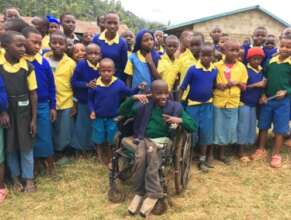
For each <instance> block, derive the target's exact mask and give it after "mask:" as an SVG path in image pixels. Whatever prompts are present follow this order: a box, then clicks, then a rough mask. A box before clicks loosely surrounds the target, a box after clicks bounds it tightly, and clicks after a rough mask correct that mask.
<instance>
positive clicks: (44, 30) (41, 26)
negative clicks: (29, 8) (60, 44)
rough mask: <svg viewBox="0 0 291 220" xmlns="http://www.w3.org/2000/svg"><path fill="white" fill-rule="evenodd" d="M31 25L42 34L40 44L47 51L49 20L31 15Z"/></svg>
mask: <svg viewBox="0 0 291 220" xmlns="http://www.w3.org/2000/svg"><path fill="white" fill-rule="evenodd" d="M31 23H32V24H33V26H34V27H35V28H36V29H37V30H38V31H39V32H40V34H41V36H42V42H41V46H42V49H43V50H46V51H48V50H49V49H50V47H49V35H48V28H49V22H48V20H47V18H46V17H38V16H36V17H33V18H32V20H31Z"/></svg>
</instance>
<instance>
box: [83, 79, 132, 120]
mask: <svg viewBox="0 0 291 220" xmlns="http://www.w3.org/2000/svg"><path fill="white" fill-rule="evenodd" d="M137 92H138V89H137V88H136V89H130V88H128V87H127V86H126V85H125V84H124V82H123V81H122V80H120V79H116V81H114V82H113V83H112V84H111V85H109V86H99V85H98V86H97V87H96V88H95V89H89V100H88V105H89V109H90V112H95V114H96V117H98V118H112V117H115V116H116V115H117V114H118V108H119V105H120V100H121V98H122V97H123V96H124V95H133V94H135V93H137Z"/></svg>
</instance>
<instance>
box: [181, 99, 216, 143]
mask: <svg viewBox="0 0 291 220" xmlns="http://www.w3.org/2000/svg"><path fill="white" fill-rule="evenodd" d="M186 111H187V112H188V114H189V115H190V116H191V117H192V119H193V120H194V121H195V122H196V124H197V127H198V132H195V133H193V143H198V144H199V145H210V144H213V105H212V104H211V103H205V104H201V105H194V106H187V107H186Z"/></svg>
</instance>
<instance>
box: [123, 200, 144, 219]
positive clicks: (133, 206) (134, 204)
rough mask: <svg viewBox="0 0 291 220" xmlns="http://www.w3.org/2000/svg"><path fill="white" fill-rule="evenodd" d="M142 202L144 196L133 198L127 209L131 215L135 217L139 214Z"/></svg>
mask: <svg viewBox="0 0 291 220" xmlns="http://www.w3.org/2000/svg"><path fill="white" fill-rule="evenodd" d="M142 200H143V196H140V195H135V196H134V197H133V199H132V201H131V203H130V204H129V206H128V209H127V210H128V212H129V214H131V215H135V214H136V213H137V212H138V210H139V208H140V206H141V203H142Z"/></svg>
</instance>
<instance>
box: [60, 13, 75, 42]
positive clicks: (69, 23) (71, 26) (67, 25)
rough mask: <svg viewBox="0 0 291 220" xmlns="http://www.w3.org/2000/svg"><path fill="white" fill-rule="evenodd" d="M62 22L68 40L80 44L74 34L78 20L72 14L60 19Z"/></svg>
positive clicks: (62, 16)
mask: <svg viewBox="0 0 291 220" xmlns="http://www.w3.org/2000/svg"><path fill="white" fill-rule="evenodd" d="M60 21H61V24H62V27H63V31H64V34H65V36H66V38H68V39H70V40H72V41H73V43H74V44H75V43H79V42H80V39H79V38H78V37H77V35H76V34H75V33H74V31H75V29H76V18H75V16H74V15H73V14H71V13H64V14H62V15H61V17H60Z"/></svg>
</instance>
